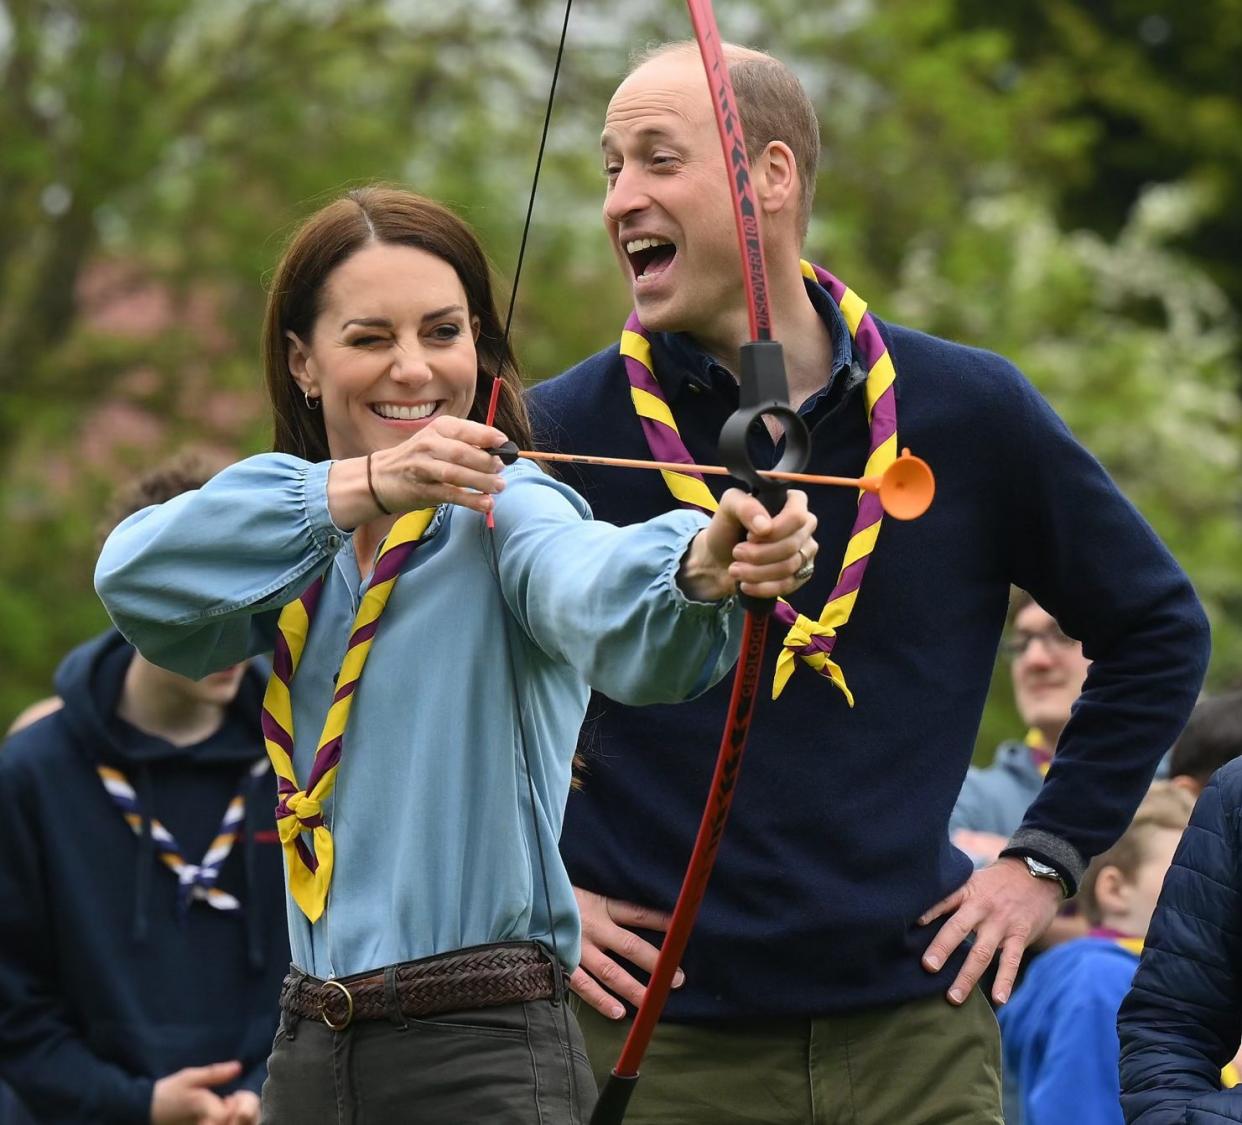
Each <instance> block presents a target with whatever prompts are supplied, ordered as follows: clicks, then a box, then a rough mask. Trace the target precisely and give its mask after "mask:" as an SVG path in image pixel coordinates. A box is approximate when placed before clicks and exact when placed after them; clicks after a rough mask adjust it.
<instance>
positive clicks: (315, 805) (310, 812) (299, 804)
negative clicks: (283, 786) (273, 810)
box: [282, 788, 323, 828]
mask: <svg viewBox="0 0 1242 1125" xmlns="http://www.w3.org/2000/svg"><path fill="white" fill-rule="evenodd" d="M282 803H283V805H284V808H286V810H288V812H289V815H291V816H294V817H297V818H298V820H299V821H301V822H302V826H303V827H307V828H314V827H318V826H315V825H312V823H309V822H311V821H313V820H317V818H318V820H322V818H323V802H322V801H317V800H315V798H314V797H308V796H307V792H306V790H302V788H299V790H298V791H297V792H293V793H289V795H288V796H287V797H286V798H284V801H283V802H282Z"/></svg>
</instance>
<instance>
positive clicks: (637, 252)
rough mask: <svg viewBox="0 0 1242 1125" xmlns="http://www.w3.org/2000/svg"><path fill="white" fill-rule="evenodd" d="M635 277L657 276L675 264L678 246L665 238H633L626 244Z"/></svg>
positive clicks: (627, 255)
mask: <svg viewBox="0 0 1242 1125" xmlns="http://www.w3.org/2000/svg"><path fill="white" fill-rule="evenodd" d="M625 253H626V257H628V258H629V260H630V269H632V270H633V271H634V277H635V278H640V277H655V276H656V275H657V274H661V273H663V272H664V271H665V270H666V269H668V267H669V266H671V265H672V264H673V259H674V258H675V257H677V247H676V246H674V245H673V243H671V242H669V241H668V240H667V239H665V238H633V239H631V240H630V241H629V242H627V243H626V244H625Z"/></svg>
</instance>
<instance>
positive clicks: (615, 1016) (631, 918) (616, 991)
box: [569, 887, 686, 1020]
mask: <svg viewBox="0 0 1242 1125" xmlns="http://www.w3.org/2000/svg"><path fill="white" fill-rule="evenodd" d="M574 896H575V897H576V898H577V900H578V913H579V914H581V915H582V962H581V964H579V966H578V968H577V969H575V970H574V975H573V976H571V977H570V978H569V987H570V988H572V989H573V990H574V992H576V993H577V994H578V995H579V996H581V997H582V999H583V1000H584V1001H586V1003H588V1004H590V1005H591V1007H592V1008H594V1009H595V1010H596V1011H597V1012H599V1013H600V1014H601V1015H604V1016H607V1017H608V1018H609V1019H610V1020H619V1019H620V1018H621V1017H622V1016H623V1015H625V1008H623V1007H622V1006H621V1004H620V1003H618V1001H617V997H618V996H621V997H623V998H624V999H626V1000H628V1001H629V1002H630V1003H631V1004H633V1005H634V1006H635V1007H637V1006H638V1005H639V1004H641V1003H642V999H643V994H644V992H645V991H646V989H645V988H644V987H643V985H642V984H640V983H639V982H638V981H637V980H635V978H634V977H632V976H631V975H630V974H629V972H628V971H627V970H625V969H623V968H622V967H621V966H620V965H619V964H618V963H617V962H616V961H615V960H614V959H613V956H612V955H613V954H615V955H616V956H618V957H620V958H622V959H623V960H625V961H628V962H629V963H630V964H631V965H637V966H638V968H640V969H643V970H644V971H645V972H647V973H650V972H651V971H652V970H653V969H654V968H655V963H656V958H657V957H659V955H660V951H659V949H657V948H656V947H655V946H654V945H652V944H651V943H650V942H648V941H644V940H643V939H642V938H640V937H639V936H638V935H637V934H635V933H633V932H631V931H630V930H628V929H626V928H625V927H627V926H637V927H638V928H639V929H643V930H659V931H661V932H664V931H666V930H667V929H668V924H669V922H670V921H671V918H670V916H669V915H668V914H665V913H663V912H662V911H659V910H651V909H650V908H648V907H645V906H637V905H635V904H634V903H632V902H623V901H621V900H620V899H616V898H605V897H604V896H603V895H597V894H595V893H593V892H592V891H584V890H582V888H580V887H575V888H574ZM685 979H686V978H685V974H684V973H683V972H682V971H681V970H680V969H678V970H677V972H676V974H674V976H673V987H674V988H680V987H681V985H682V983H683V982H684V981H685Z"/></svg>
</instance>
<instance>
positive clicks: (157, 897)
mask: <svg viewBox="0 0 1242 1125" xmlns="http://www.w3.org/2000/svg"><path fill="white" fill-rule="evenodd" d="M210 475H211V472H210V467H209V466H208V464H207V463H206V462H205V461H204V460H202V459H200V458H195V457H192V456H191V457H185V456H183V457H182V458H179V459H177V460H176V461H174V462H172V463H170V464H169V465H167V466H164V467H163V468H161V469H159V470H156V471H154V472H152V473H151V474H148V475H147V476H145V477H143V478H141V479H140V480H139V481H138V482H136V484H135V485H134V486H132V487H131V488H130V489H129V490H127V491H126V492H125V493H124V495H123V497H122V498H121V503H119V505H118V507H117V510H116V511H115V512H114V515H115V516H116V518H117V520H118V521H119V519H120V518H123V517H124V516H126V515H128V514H130V513H131V512H132V511H137V510H140V509H141V508H143V507H146V506H147V505H148V504H151V503H157V502H161V501H163V500H167V499H170V498H171V497H172V496H175V495H178V494H179V493H181V492H183V491H186V490H188V489H192V488H198V487H200V486H201V485H202V484H203V483H204V482H205V481H206V479H207V478H208V477H209V476H210ZM264 679H265V677H264V675H263V673H262V671H261V670H260V669H257V668H255V667H253V666H249V665H236V666H234V667H232V668H229V669H226V670H224V671H221V672H218V673H216V674H214V675H211V676H207V677H204V678H203V679H202V680H199V681H194V680H189V679H186V678H185V677H182V676H177V675H174V674H172V673H169V672H166V671H164V670H163V669H160V668H157V667H156V666H155V665H153V664H150V663H148V662H147V661H146V660H144V659H143V658H142V657H141V656H139V655H138V654H137V653H136V652H135V651H134V649H133V648H132V647H131V646H130V645H129V644H128V643H126V642H125V640H124V639H123V638H122V637H121V635H120V634H119V633H117V632H115V631H109V632H107V633H104V634H103V635H102V636H100V637H97V638H95V639H94V640H92V641H90V642H88V643H86V644H84V645H82V646H81V647H80V648H78V649H76V650H74V651H73V652H72V653H70V654H69V656H68V657H67V658H66V659H65V660H64V662H63V663H62V664H61V666H60V668H59V670H58V671H57V673H56V680H55V684H56V691H57V696H58V698H59V700H60V702H61V705H60V706H59V707H58V708H57V709H55V710H53V711H52V712H51V713H50V714H47V715H45V716H44V717H42V718H39V719H38V720H37V721H35V722H33V723H30V724H29V725H26V726H24V727H23V728H21V729H19V730H17V731H16V732H15V733H14V734H13V735H12V736H11V737H10V738H9V739H8V740H7V742H6V743H5V744H4V747H3V750H2V751H0V917H3V918H4V924H3V926H0V1077H2V1078H3V1079H4V1081H6V1082H7V1083H8V1084H9V1085H10V1086H11V1087H12V1088H13V1090H14V1091H16V1093H17V1095H18V1097H19V1098H20V1099H21V1101H22V1102H23V1103H24V1105H25V1106H26V1107H27V1108H28V1109H29V1111H30V1112H31V1114H32V1115H33V1116H34V1117H35V1119H36V1120H38V1121H39V1122H43V1123H52V1122H64V1123H73V1122H82V1123H86V1122H90V1123H92V1125H101V1123H102V1125H113V1123H115V1125H129V1123H133V1125H146V1123H147V1122H153V1123H154V1125H164V1123H173V1122H176V1123H181V1122H212V1123H221V1125H225V1123H227V1125H246V1123H251V1122H257V1121H258V1118H259V1101H258V1091H259V1089H260V1087H261V1085H262V1083H263V1079H264V1077H265V1075H266V1060H267V1055H268V1052H269V1050H270V1048H271V1042H272V1037H273V1035H274V1033H275V1030H276V1026H277V1022H278V1015H279V1012H278V1008H277V998H278V995H279V991H280V982H281V979H282V978H283V976H284V972H285V966H286V965H287V964H288V960H289V946H288V937H287V933H286V925H285V917H284V883H283V874H282V871H281V859H280V848H279V841H278V837H277V835H276V832H275V830H274V812H273V810H274V808H275V804H276V786H275V781H274V778H273V777H272V775H271V771H270V769H269V768H268V763H267V757H266V754H265V752H264V748H263V741H262V735H261V731H260V722H259V713H260V704H261V701H262V696H263V688H264Z"/></svg>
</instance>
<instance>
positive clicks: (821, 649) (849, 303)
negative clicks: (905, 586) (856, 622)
mask: <svg viewBox="0 0 1242 1125" xmlns="http://www.w3.org/2000/svg"><path fill="white" fill-rule="evenodd" d="M802 276H803V277H804V278H805V279H806V281H807V282H808V284H819V285H822V286H823V287H824V288H825V289H826V290H827V291H828V293H829V294H830V295H831V297H832V299H833V300H834V301H835V302H836V303H837V306H838V307H839V308H840V310H841V313H842V315H843V316H844V317H845V323H846V325H847V326H848V328H849V331H850V336H851V338H852V339H853V341H854V346H855V347H856V348H857V349H858V352H859V354H860V355H861V357H862V359H863V362H864V363H865V365H866V367H867V384H866V392H865V397H866V405H867V419H868V422H869V423H870V427H871V441H870V444H869V447H868V454H867V465H866V468H865V470H864V475H865V476H868V477H878V476H880V475H881V474H883V472H884V470H885V469H887V468H888V467H889V465H891V464H892V463H893V462H894V461H895V460H896V459H897V396H896V392H895V390H894V387H893V383H894V380H895V379H896V372H895V371H894V369H893V361H892V357H891V356H890V355H889V354H888V347H887V345H886V344H885V343H884V340H883V338H882V337H881V336H880V332H879V329H878V328H877V327H876V324H875V320H874V318H873V317H872V316H871V314H870V313H869V312H868V311H867V303H866V301H864V300H863V299H862V298H861V297H859V296H858V294H856V293H855V292H854V291H853V290H852V289H850V288H849V287H848V286H846V285H845V284H844V282H841V281H838V280H837V279H836V278H835V277H833V276H832V274H830V273H829V272H828V271H827V270H825V269H822V268H820V267H819V266H816V265H812V264H811V263H810V262H806V261H804V262H803V263H802ZM621 355H622V357H623V359H624V361H625V370H626V374H627V376H628V377H629V381H630V399H631V401H632V402H633V404H634V410H635V412H636V413H637V414H638V418H639V421H640V422H641V424H642V427H643V434H644V435H645V437H646V439H647V446H648V448H649V449H650V450H651V455H652V457H653V458H655V460H657V461H677V462H680V463H681V464H683V465H690V464H693V463H694V458H693V457H691V456H690V451H689V450H688V449H687V448H686V444H685V442H684V441H683V440H682V437H681V433H680V431H679V430H678V428H677V422H676V420H675V419H674V418H673V412H672V410H670V409H669V405H668V400H667V398H666V397H665V395H664V390H663V388H661V386H660V383H659V380H658V379H656V377H655V370H654V367H653V363H652V357H651V337H650V335H649V334H648V332H647V330H646V329H645V328H644V327H643V325H642V322H641V321H640V320H639V319H638V314H637V313H636V312H631V313H630V317H629V320H627V321H626V323H625V330H624V331H623V332H622V333H621ZM661 475H662V476H663V477H664V483H665V484H666V485H667V486H668V490H669V492H671V493H672V494H673V497H674V499H676V500H677V501H678V502H679V503H680V504H682V505H683V506H685V507H689V508H697V509H698V510H699V511H702V512H705V513H707V514H708V515H710V514H711V513H712V512H714V511H715V510H716V507H717V503H716V498H715V496H713V495H712V492H711V490H710V489H709V488H708V487H707V484H706V483H705V482H704V480H703V477H702V475H701V474H699V473H697V472H694V471H690V470H688V471H686V472H673V471H669V470H664V471H662V473H661ZM883 516H884V509H883V507H882V506H881V505H880V499H879V497H878V496H877V495H876V494H874V493H871V492H866V491H863V490H860V491H859V494H858V515H857V516H856V517H855V519H854V526H853V529H852V530H851V531H850V537H849V542H848V543H847V544H846V548H845V558H844V559H843V561H842V563H841V570H840V573H839V575H838V577H837V582H836V585H835V586H834V587H833V589H832V592H831V593H830V594H829V595H828V601H827V602H826V603H825V605H824V608H823V611H822V612H821V613H820V615H819V619H818V620H812V619H811V618H809V617H805V616H803V615H802V614H800V613H798V612H797V611H796V610H795V609H794V608H793V607H792V606H791V605H790V604H789V603H788V602H787V601H785V600H784V599H783V598H782V599H780V600H779V601H778V602H777V604H776V609H775V610H774V611H773V612H774V614H775V616H776V618H777V620H779V621H780V622H781V624H782V625H784V626H785V627H786V628H787V629H788V630H789V631H788V633H786V635H785V640H784V642H783V645H782V649H781V653H780V655H779V656H778V657H777V661H776V676H775V678H774V680H773V682H772V698H773V699H776V698H778V697H779V696H780V694H781V692H782V691H783V690H784V688H785V684H786V683H787V682H788V681H789V677H790V676H791V675H793V671H794V668H795V667H796V666H797V663H796V660H797V659H800V660H801V661H802V662H803V663H804V664H806V665H808V666H809V667H810V668H812V669H814V670H815V671H816V672H818V673H819V674H820V675H822V676H826V677H827V678H828V679H830V680H831V681H832V682H833V683H834V684H836V685H837V687H838V688H840V689H841V691H842V693H843V694H844V695H845V698H846V700H847V701H848V703H849V705H850V706H851V707H852V706H853V705H854V696H853V694H852V693H851V692H850V689H849V688H848V687H847V686H846V683H845V674H844V673H843V672H842V671H841V667H840V665H839V664H837V663H836V661H834V660H832V659H831V653H832V650H833V649H834V648H835V647H836V643H837V637H838V630H839V629H840V628H841V627H842V626H843V625H844V624H845V623H846V622H847V621H849V619H850V614H851V613H852V612H853V609H854V603H855V601H856V600H857V598H858V590H859V587H860V586H861V584H862V579H863V574H864V573H865V572H866V569H867V563H868V561H869V560H870V558H871V552H872V551H874V550H875V544H876V539H877V537H878V536H879V533H880V523H881V520H882V519H883Z"/></svg>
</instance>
